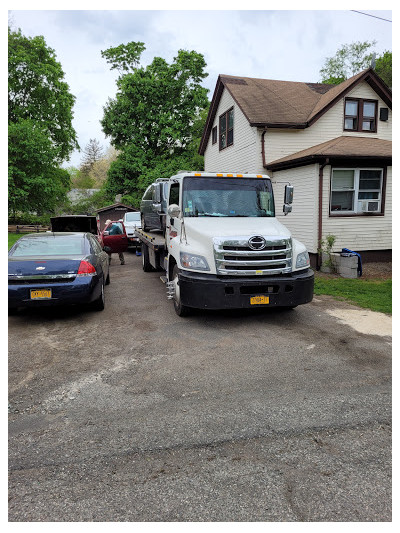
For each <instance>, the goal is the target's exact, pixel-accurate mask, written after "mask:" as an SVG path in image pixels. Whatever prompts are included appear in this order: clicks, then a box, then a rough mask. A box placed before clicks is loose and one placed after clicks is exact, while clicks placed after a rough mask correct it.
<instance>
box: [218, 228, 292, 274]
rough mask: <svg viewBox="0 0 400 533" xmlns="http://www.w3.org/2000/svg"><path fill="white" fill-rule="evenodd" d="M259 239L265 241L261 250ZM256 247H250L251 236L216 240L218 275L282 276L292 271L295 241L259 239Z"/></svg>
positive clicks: (271, 238)
mask: <svg viewBox="0 0 400 533" xmlns="http://www.w3.org/2000/svg"><path fill="white" fill-rule="evenodd" d="M259 240H265V245H264V246H263V247H262V248H260V245H259ZM256 243H257V248H258V249H256V250H254V249H252V248H251V247H250V245H249V237H236V238H235V239H229V240H228V239H226V237H215V238H214V257H215V264H216V268H217V274H219V275H225V276H259V275H266V276H267V275H269V276H270V275H279V274H286V273H288V272H291V271H292V240H291V239H290V238H288V239H275V238H273V237H264V238H262V237H260V238H257V239H256Z"/></svg>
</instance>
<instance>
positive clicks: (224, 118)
mask: <svg viewBox="0 0 400 533" xmlns="http://www.w3.org/2000/svg"><path fill="white" fill-rule="evenodd" d="M232 144H233V107H232V109H229V110H228V111H227V112H226V113H224V114H223V115H221V116H220V117H219V149H220V150H223V149H224V148H226V147H227V146H231V145H232Z"/></svg>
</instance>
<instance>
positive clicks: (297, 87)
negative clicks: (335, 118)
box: [199, 69, 392, 154]
mask: <svg viewBox="0 0 400 533" xmlns="http://www.w3.org/2000/svg"><path fill="white" fill-rule="evenodd" d="M361 81H366V82H368V83H369V84H370V85H371V86H372V87H373V89H374V90H375V91H376V92H377V93H378V94H379V95H380V96H381V97H382V98H383V100H384V101H385V102H386V104H387V105H388V106H389V107H391V101H392V94H391V91H390V90H389V89H388V88H387V87H386V85H385V84H384V83H383V82H382V80H381V79H380V78H379V76H377V74H376V73H375V72H374V71H373V70H372V69H367V70H364V71H363V72H360V73H359V74H357V75H356V76H353V77H352V78H349V79H348V80H346V81H344V82H343V83H341V84H340V85H326V84H322V83H303V82H294V81H278V80H265V79H260V78H247V77H237V76H228V75H222V74H221V75H220V76H219V78H218V81H217V84H216V87H215V91H214V95H213V99H212V102H211V106H210V111H209V114H208V117H207V122H206V126H205V128H204V131H203V136H202V139H201V142H200V148H199V153H200V154H204V151H205V149H206V146H207V142H208V139H209V136H210V132H211V128H212V124H213V122H214V118H215V115H216V112H217V110H218V105H219V101H220V98H221V95H222V92H223V90H224V89H226V90H227V91H229V93H230V94H231V95H232V98H233V99H234V100H235V102H236V103H237V105H238V106H239V107H240V109H241V110H242V112H243V114H244V115H245V117H246V118H247V120H248V121H249V123H250V125H251V126H258V127H269V128H278V127H279V128H299V129H300V128H306V127H308V126H310V125H311V124H312V123H313V122H314V121H316V120H318V118H320V116H321V115H323V114H324V113H325V112H326V111H327V110H328V109H329V107H330V106H331V105H333V104H335V103H336V102H337V101H338V100H339V99H340V98H343V96H344V95H345V94H346V93H347V92H349V91H350V90H351V89H352V88H353V87H354V86H355V85H357V83H359V82H361Z"/></svg>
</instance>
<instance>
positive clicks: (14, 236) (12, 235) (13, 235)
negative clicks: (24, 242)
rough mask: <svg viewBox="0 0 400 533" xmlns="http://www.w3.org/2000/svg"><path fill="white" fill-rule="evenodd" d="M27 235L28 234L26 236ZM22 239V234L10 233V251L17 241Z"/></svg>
mask: <svg viewBox="0 0 400 533" xmlns="http://www.w3.org/2000/svg"><path fill="white" fill-rule="evenodd" d="M25 235H26V234H25ZM20 237H22V233H9V234H8V249H10V248H11V246H12V245H13V244H14V243H15V242H17V240H18V239H19V238H20Z"/></svg>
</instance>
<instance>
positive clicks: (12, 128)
mask: <svg viewBox="0 0 400 533" xmlns="http://www.w3.org/2000/svg"><path fill="white" fill-rule="evenodd" d="M8 145H9V149H8V200H9V209H10V212H11V213H12V214H13V215H15V213H16V212H17V211H25V212H28V211H36V212H37V213H38V214H42V213H45V212H46V211H52V210H54V208H55V206H56V205H57V203H59V202H61V201H63V200H64V199H65V197H66V193H67V191H68V190H69V189H70V176H69V173H68V171H66V170H64V169H61V168H59V167H57V166H54V165H53V161H52V142H51V139H49V137H48V136H47V132H46V129H45V128H41V127H40V125H37V124H34V123H33V121H31V120H19V121H18V122H16V123H15V124H10V125H9V127H8Z"/></svg>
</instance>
